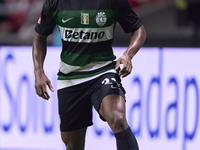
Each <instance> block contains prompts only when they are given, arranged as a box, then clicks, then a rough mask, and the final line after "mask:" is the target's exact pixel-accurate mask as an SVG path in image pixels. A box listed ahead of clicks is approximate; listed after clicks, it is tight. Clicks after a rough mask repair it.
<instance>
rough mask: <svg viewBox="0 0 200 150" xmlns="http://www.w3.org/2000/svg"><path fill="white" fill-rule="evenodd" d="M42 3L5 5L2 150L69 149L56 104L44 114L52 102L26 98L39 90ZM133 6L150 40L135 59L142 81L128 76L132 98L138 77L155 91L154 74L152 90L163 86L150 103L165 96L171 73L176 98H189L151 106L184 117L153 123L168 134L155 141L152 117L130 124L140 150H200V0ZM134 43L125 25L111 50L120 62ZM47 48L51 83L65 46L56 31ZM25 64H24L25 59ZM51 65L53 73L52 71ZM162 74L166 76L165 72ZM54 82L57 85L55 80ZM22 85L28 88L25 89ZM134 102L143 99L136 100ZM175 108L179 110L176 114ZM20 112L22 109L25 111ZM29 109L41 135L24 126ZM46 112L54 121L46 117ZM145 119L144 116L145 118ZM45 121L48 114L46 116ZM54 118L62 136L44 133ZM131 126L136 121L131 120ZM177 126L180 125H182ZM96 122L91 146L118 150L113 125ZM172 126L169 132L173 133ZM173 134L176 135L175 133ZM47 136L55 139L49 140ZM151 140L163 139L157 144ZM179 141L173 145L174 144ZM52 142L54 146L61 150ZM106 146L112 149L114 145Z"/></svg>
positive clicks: (26, 0) (17, 0) (0, 68)
mask: <svg viewBox="0 0 200 150" xmlns="http://www.w3.org/2000/svg"><path fill="white" fill-rule="evenodd" d="M43 2H44V0H0V150H29V149H30V150H63V149H64V146H63V145H62V142H61V141H60V135H59V132H57V131H58V126H59V123H58V122H59V119H58V116H54V115H55V114H52V109H53V107H51V106H55V105H56V101H54V102H52V103H50V104H48V106H47V108H46V106H45V105H47V104H46V103H44V102H40V101H41V100H40V99H39V98H37V96H36V95H35V93H34V94H33V93H32V92H31V94H32V95H31V96H30V95H28V94H29V92H30V91H34V87H33V85H34V84H33V82H34V77H33V74H32V72H33V68H32V60H30V59H31V45H32V42H33V37H34V26H35V24H36V22H37V20H38V17H39V16H40V11H41V8H42V4H43ZM129 3H130V5H131V6H132V8H133V10H134V11H135V12H136V13H137V14H138V16H139V17H140V18H141V20H142V22H143V23H144V26H145V28H146V31H147V39H146V42H145V44H144V46H143V48H142V52H141V53H140V52H139V54H137V55H138V58H137V57H136V61H135V70H134V74H136V75H137V73H138V78H137V77H136V76H135V75H132V76H130V77H129V78H128V79H126V80H125V81H124V83H125V87H126V88H127V89H128V91H129V90H130V92H129V93H131V89H130V88H131V87H132V88H133V89H134V88H135V86H133V85H131V87H129V82H134V83H138V84H142V83H140V79H143V80H142V81H144V83H143V85H144V87H147V88H149V87H150V85H149V86H148V85H147V84H148V83H149V81H148V80H150V79H149V78H150V77H152V78H153V77H154V76H155V75H157V74H158V80H156V79H157V78H156V77H155V78H153V79H152V82H151V83H152V85H153V84H154V83H156V84H155V85H156V87H157V86H158V89H157V88H155V89H154V86H152V87H153V93H154V94H153V96H152V97H151V96H150V97H151V98H154V97H157V95H158V97H159V96H160V95H159V94H160V92H159V86H161V87H162V86H163V85H161V82H164V81H165V76H167V75H170V80H169V84H170V85H175V86H174V87H177V89H178V90H179V89H180V91H181V92H180V91H179V92H178V93H179V94H177V95H178V96H179V95H184V96H183V97H182V96H180V97H178V98H180V99H183V101H184V102H180V105H178V104H177V103H176V102H174V103H173V102H170V103H168V104H171V105H168V104H160V103H159V102H157V101H153V102H152V103H153V104H155V105H156V106H157V107H156V108H158V111H160V112H162V114H165V115H166V114H168V115H169V116H168V117H169V118H173V116H174V115H175V116H176V115H178V116H180V118H181V119H180V118H176V119H177V120H178V122H176V123H174V122H173V119H172V120H171V122H172V123H171V124H170V123H169V124H170V125H169V126H168V125H166V124H165V125H164V124H163V123H162V122H163V121H166V120H165V119H167V118H168V117H166V116H164V117H163V116H161V118H162V119H160V122H159V119H158V118H159V117H158V118H153V120H154V121H155V122H159V123H160V124H161V127H162V128H165V130H164V129H163V130H162V129H161V131H160V132H161V133H160V134H161V135H159V134H158V135H157V134H156V131H155V135H154V132H150V131H153V129H154V128H156V129H157V127H158V126H156V123H152V124H151V122H150V123H149V122H148V118H146V117H144V118H146V119H144V120H147V122H144V121H141V122H142V125H141V124H140V123H141V122H140V121H136V124H134V123H132V122H131V123H132V129H133V130H134V131H135V132H134V133H135V134H136V136H137V137H138V138H139V142H140V143H141V144H142V145H143V146H141V147H142V148H141V150H148V149H154V150H160V149H162V150H168V149H171V150H199V149H200V148H199V147H198V145H197V144H196V143H197V141H199V139H200V136H199V135H200V134H199V135H198V136H196V134H197V133H199V132H200V131H199V130H200V128H198V127H199V101H200V99H199V92H200V90H199V88H198V85H199V86H200V83H199V82H200V77H199V74H200V69H199V68H200V66H199V64H200V48H199V47H200V0H129ZM129 39H130V34H124V33H123V30H122V29H121V28H120V26H119V24H117V26H116V30H115V36H114V43H113V46H114V47H115V49H116V53H117V54H116V55H117V56H118V55H120V53H121V52H122V51H123V50H124V48H125V47H127V45H128V44H129ZM48 46H49V47H50V49H51V50H50V52H49V56H48V57H49V58H48V57H47V60H46V61H47V63H46V64H47V67H48V68H49V69H47V73H48V75H50V76H51V78H52V80H53V78H56V71H57V70H56V68H57V66H56V65H55V66H51V59H54V58H55V56H57V57H56V58H59V55H58V54H59V52H58V51H59V50H60V48H59V47H60V46H61V42H60V37H59V35H58V30H57V29H56V28H55V32H54V33H53V34H52V35H51V36H50V37H49V38H48ZM187 56H188V57H187ZM22 58H26V59H25V60H24V61H23V59H22ZM139 59H142V60H139ZM146 59H147V60H146ZM153 59H154V60H153ZM16 60H18V61H17V62H18V64H17V63H16ZM144 60H145V61H144ZM176 61H177V63H176ZM7 62H14V63H7ZM56 62H57V60H56ZM6 63H7V64H8V65H7V68H6V67H5V66H6V65H5V64H6ZM151 63H152V64H151ZM161 63H162V64H161ZM25 64H26V67H27V66H31V67H28V69H27V70H26V69H25V70H23V69H24V66H23V65H25ZM137 64H140V65H139V68H138V67H137ZM151 65H152V66H151ZM182 65H183V66H184V67H185V68H184V67H183V66H182ZM20 66H21V68H20ZM158 66H159V67H158ZM26 67H25V68H26ZM51 67H52V68H54V69H55V70H53V71H51V69H52V68H51ZM141 67H144V70H145V69H146V70H145V71H141ZM151 67H152V68H151ZM158 68H159V69H158ZM163 68H165V69H163ZM173 68H174V69H173ZM152 70H154V71H152ZM161 70H162V73H163V74H162V73H161ZM26 71H27V72H28V73H27V72H26ZM151 71H152V72H151ZM173 71H174V72H173ZM5 72H6V73H5ZM24 74H26V75H24ZM27 74H28V76H27ZM161 74H162V75H163V78H162V79H160V78H159V77H161ZM13 75H16V77H13ZM166 78H167V77H166ZM29 79H30V85H31V86H32V87H30V89H29V88H28V87H29ZM132 79H134V81H132ZM182 81H184V83H181V82H182ZM19 82H22V85H21V84H19ZM53 82H54V84H55V86H56V81H53ZM24 83H28V84H25V85H24ZM15 85H16V86H15ZM16 87H20V88H21V89H22V91H19V90H17V88H16ZM141 87H142V86H141ZM183 87H184V88H183ZM190 87H191V88H190ZM163 89H164V88H162V92H161V94H162V96H163V95H164V96H166V97H167V96H168V98H171V99H173V98H174V97H176V96H177V95H176V94H175V96H174V93H173V91H171V93H170V94H171V95H172V96H169V95H170V94H169V95H167V94H166V93H167V92H166V91H165V90H163ZM177 89H176V90H177ZM23 91H25V94H24V93H23ZM141 91H142V90H141ZM141 91H140V90H139V91H138V93H140V92H141ZM18 92H19V93H20V92H21V95H20V96H21V99H22V100H20V102H21V103H20V104H19V105H20V107H18V106H17V102H16V99H17V98H16V99H15V98H13V97H14V95H17V93H18ZM145 92H146V91H145ZM13 93H14V94H13ZM27 93H28V94H27ZM147 93H148V90H147ZM150 93H151V91H150ZM187 93H188V95H187ZM136 95H137V94H136ZM162 96H161V97H162ZM26 97H31V98H32V99H35V100H36V101H37V104H35V103H34V101H32V100H31V102H30V104H28V103H29V102H27V101H26V100H27V99H28V98H26ZM52 97H53V99H56V95H55V93H54V94H53V95H52ZM128 97H131V98H132V96H131V95H130V96H129V95H128ZM134 98H135V99H137V96H136V97H134ZM176 98H177V97H176ZM176 98H175V100H176ZM178 98H177V99H178ZM19 99H20V97H19ZM147 99H148V98H147ZM187 99H192V102H191V103H190V104H188V103H189V102H188V101H187ZM11 103H13V104H11ZM132 103H133V107H130V108H128V111H129V112H131V111H133V110H135V108H139V110H140V105H141V103H136V102H132ZM32 104H33V105H32ZM153 104H151V106H152V107H154V106H153ZM131 105H132V104H131ZM144 105H145V104H144ZM177 105H178V106H180V107H181V108H180V109H178V108H177V107H178V106H177ZM187 105H188V107H187ZM27 106H33V108H27ZM37 106H39V107H41V108H42V109H43V108H45V109H46V110H45V111H43V110H42V109H41V108H37ZM159 106H162V108H163V107H164V108H166V109H167V111H166V112H165V111H164V112H163V111H162V110H160V108H159ZM168 106H169V107H168ZM18 108H19V110H18ZM20 108H22V109H21V110H20ZM12 109H14V110H12ZM15 109H16V110H15ZM27 109H30V111H28V112H29V113H30V114H31V117H32V119H31V121H28V122H30V124H31V125H30V127H29V128H31V130H33V131H38V132H39V133H38V132H37V135H36V134H35V132H34V133H32V132H31V131H29V129H26V127H25V126H23V123H24V124H26V119H27V118H29V117H28V116H29V115H30V114H29V113H28V114H26V110H27ZM34 109H36V110H38V113H36V114H34V113H33V112H35V110H34ZM56 109H57V108H56ZM56 109H55V110H53V112H55V113H56V111H57V110H56ZM149 109H150V108H149ZM149 109H148V111H149ZM150 110H151V109H150ZM171 110H173V111H171ZM192 110H195V112H193V111H192ZM141 111H142V112H143V111H145V112H146V111H147V110H144V109H143V108H142V109H141ZM148 111H147V112H148ZM152 111H153V109H152ZM16 112H17V113H20V114H21V118H20V117H19V116H18V117H19V118H18V119H15V115H14V114H15V113H16ZM31 112H32V113H31ZM169 112H172V114H170V113H169ZM40 113H41V114H40ZM43 113H46V115H47V118H45V116H44V115H42V114H43ZM48 113H50V114H52V115H48ZM176 113H178V114H176ZM138 114H140V111H138V110H136V115H134V117H136V120H140V119H139V118H138V117H137V115H138ZM188 114H189V115H188ZM143 115H144V116H145V115H147V114H143ZM153 115H156V116H157V113H156V111H153ZM40 116H42V117H43V118H42V117H40ZM52 116H54V117H53V119H55V120H56V123H55V124H54V125H56V127H55V126H54V128H56V129H55V130H56V132H53V129H52V128H51V126H48V125H47V127H45V123H46V124H51V121H52ZM129 116H130V115H129ZM129 116H128V117H129ZM191 116H192V117H191ZM96 117H97V116H96ZM184 117H185V118H186V120H184ZM41 118H42V119H44V118H45V119H46V120H45V121H42V119H41ZM164 118H165V119H164ZM188 118H189V119H188ZM190 119H191V120H190ZM12 120H14V121H12ZM17 120H18V121H17ZM28 120H29V119H28ZM38 120H39V121H38ZM34 121H36V122H34ZM129 121H133V120H132V119H130V120H129ZM179 121H180V122H181V123H180V124H179ZM13 122H18V123H15V125H13V126H14V127H11V126H9V123H13ZM19 122H21V123H22V125H21V126H20V125H19V124H20V123H19ZM52 122H53V121H52ZM95 122H96V123H97V126H95V127H93V128H92V130H89V135H90V137H88V140H91V141H92V142H93V144H94V143H95V141H93V140H99V141H98V142H96V143H95V144H96V145H99V146H101V147H102V149H104V150H114V148H113V146H111V145H114V143H115V141H114V139H113V138H112V139H111V140H110V137H112V134H111V133H110V131H109V130H108V127H107V126H106V125H105V124H102V123H100V122H99V120H96V119H95ZM188 122H189V123H188ZM4 123H5V124H4ZM40 123H41V124H42V125H43V126H44V127H41V126H40V125H39V124H40ZM146 123H147V124H148V123H149V124H150V125H149V128H148V127H147V129H148V131H149V132H148V131H146V130H147V129H146V130H145V129H144V128H145V127H144V126H146V125H144V124H146ZM190 123H191V124H190ZM6 124H7V126H6ZM17 124H18V126H19V129H20V132H19V131H18V130H19V129H18V127H17ZM140 125H141V126H140ZM102 126H103V127H102ZM104 126H106V127H104ZM166 126H167V127H169V128H167V127H166ZM137 127H138V128H137ZM139 127H141V128H142V129H141V130H140V128H139ZM43 128H44V129H43ZM100 129H102V130H100ZM136 129H138V130H136ZM151 129H152V130H151ZM176 129H177V130H176ZM179 129H180V130H181V131H180V130H179ZM25 130H27V133H23V132H24V131H25ZM43 130H44V131H43ZM7 131H9V132H7ZM51 131H52V132H51ZM140 131H141V132H140ZM142 131H143V132H142ZM165 131H169V132H166V134H162V132H165ZM172 131H174V133H172ZM175 131H177V133H175ZM179 132H180V133H179ZM48 133H52V134H51V135H48ZM170 133H171V134H170ZM34 134H35V135H34ZM148 134H149V136H148ZM101 135H108V136H105V137H104V138H103V139H101ZM162 135H164V136H162ZM153 136H155V137H159V138H157V139H156V140H154V139H153ZM165 136H166V137H168V138H167V140H166V139H165ZM173 136H174V139H175V140H173ZM36 138H37V139H36ZM45 139H46V140H45ZM152 139H153V140H152ZM30 140H33V142H31V141H30ZM34 140H35V141H34ZM55 141H56V142H55ZM188 141H190V144H187V143H189V142H188ZM53 143H56V144H57V145H58V146H57V145H56V144H53ZM191 143H193V144H191ZM106 144H107V148H106V147H103V145H106ZM108 145H110V147H109V146H108ZM144 145H145V146H144ZM175 145H176V146H177V147H176V146H175ZM157 146H158V147H157ZM159 146H160V147H159ZM108 147H109V148H108ZM175 147H176V148H175ZM156 148H157V149H156ZM86 150H93V149H91V148H90V146H89V144H86ZM95 150H97V149H95Z"/></svg>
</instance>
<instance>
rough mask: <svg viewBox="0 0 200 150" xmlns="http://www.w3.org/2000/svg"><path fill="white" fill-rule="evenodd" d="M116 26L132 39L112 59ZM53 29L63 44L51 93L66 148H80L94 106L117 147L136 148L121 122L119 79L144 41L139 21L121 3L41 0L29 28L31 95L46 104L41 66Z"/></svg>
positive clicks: (122, 96)
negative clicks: (55, 85) (38, 14)
mask: <svg viewBox="0 0 200 150" xmlns="http://www.w3.org/2000/svg"><path fill="white" fill-rule="evenodd" d="M117 22H118V23H119V24H120V25H121V26H122V28H123V30H124V32H126V33H132V37H131V40H130V45H129V46H128V48H127V50H126V51H125V52H124V53H123V55H122V56H121V57H120V58H119V59H118V60H117V61H114V60H115V58H116V57H115V55H114V54H113V50H112V42H113V32H114V29H115V25H116V23H117ZM56 25H57V27H58V28H59V31H60V35H61V39H62V44H63V46H62V52H61V56H60V57H61V62H60V67H59V72H58V82H57V83H58V89H57V93H58V101H59V116H60V120H61V123H60V130H61V137H62V140H63V142H64V143H65V145H66V149H67V150H83V149H84V144H85V134H86V130H87V127H88V126H90V125H92V124H93V123H92V106H94V108H95V109H96V111H97V112H98V113H99V115H100V117H101V119H102V120H104V121H107V123H108V125H109V126H110V128H111V129H112V131H113V133H114V135H115V138H116V143H117V149H118V150H138V149H139V148H138V144H137V141H136V139H135V137H134V135H133V133H132V131H131V129H130V127H129V125H128V123H127V120H126V116H125V90H124V88H123V87H122V84H121V79H120V78H121V77H122V78H123V77H126V76H127V75H129V74H130V73H131V70H132V63H131V59H132V58H133V56H134V55H135V54H136V53H137V51H138V50H139V49H140V47H141V46H142V44H143V43H144V41H145V38H146V31H145V29H144V26H143V25H142V22H141V21H140V19H139V18H138V16H137V15H136V14H135V13H134V11H133V10H132V8H131V7H130V5H129V3H128V1H127V0H46V1H45V2H44V5H43V8H42V12H41V17H40V18H39V20H38V23H37V25H36V27H35V31H36V33H35V37H34V41H33V49H32V55H33V62H34V74H35V89H36V93H37V94H38V95H39V96H40V97H42V98H44V99H46V100H48V99H49V98H50V96H49V94H48V92H47V87H48V88H49V89H50V90H51V91H53V87H52V85H51V82H50V80H49V79H48V77H47V76H46V75H45V73H44V69H43V63H44V60H45V56H46V51H47V44H46V41H47V37H48V35H50V34H51V33H52V32H53V29H54V27H55V26H56ZM52 63H53V60H52ZM120 64H122V68H121V69H120Z"/></svg>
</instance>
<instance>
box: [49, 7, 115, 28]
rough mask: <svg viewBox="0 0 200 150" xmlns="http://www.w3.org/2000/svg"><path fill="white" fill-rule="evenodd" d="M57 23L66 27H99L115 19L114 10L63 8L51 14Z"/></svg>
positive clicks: (107, 24)
mask: <svg viewBox="0 0 200 150" xmlns="http://www.w3.org/2000/svg"><path fill="white" fill-rule="evenodd" d="M53 17H54V19H55V20H56V23H57V25H59V26H62V27H67V28H90V27H92V28H100V27H108V26H111V25H112V24H113V23H115V22H116V20H117V11H116V10H67V11H66V10H63V11H55V12H54V14H53Z"/></svg>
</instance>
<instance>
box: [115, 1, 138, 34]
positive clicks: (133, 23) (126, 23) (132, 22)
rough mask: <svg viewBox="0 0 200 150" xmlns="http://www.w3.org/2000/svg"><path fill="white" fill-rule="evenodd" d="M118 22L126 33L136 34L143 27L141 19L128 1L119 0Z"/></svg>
mask: <svg viewBox="0 0 200 150" xmlns="http://www.w3.org/2000/svg"><path fill="white" fill-rule="evenodd" d="M117 21H118V22H119V24H120V25H121V27H122V28H123V30H124V32H125V33H129V32H134V31H135V30H137V29H138V28H139V27H140V26H141V25H142V22H141V20H140V18H139V17H138V16H137V14H136V13H135V12H134V11H133V9H132V8H131V6H130V4H129V3H128V1H127V0H119V8H118V19H117Z"/></svg>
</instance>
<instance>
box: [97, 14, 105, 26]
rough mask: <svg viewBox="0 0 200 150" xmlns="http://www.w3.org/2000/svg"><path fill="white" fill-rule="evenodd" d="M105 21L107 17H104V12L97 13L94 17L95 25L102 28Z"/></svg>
mask: <svg viewBox="0 0 200 150" xmlns="http://www.w3.org/2000/svg"><path fill="white" fill-rule="evenodd" d="M106 21H107V16H106V15H105V12H98V13H97V15H96V23H97V24H98V25H99V26H100V27H102V26H104V25H105V23H106Z"/></svg>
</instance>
